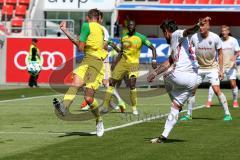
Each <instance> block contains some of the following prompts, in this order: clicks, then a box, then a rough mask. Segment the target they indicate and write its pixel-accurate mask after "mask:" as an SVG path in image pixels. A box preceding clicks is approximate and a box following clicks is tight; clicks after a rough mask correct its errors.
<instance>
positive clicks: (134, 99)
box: [130, 88, 137, 108]
mask: <svg viewBox="0 0 240 160" xmlns="http://www.w3.org/2000/svg"><path fill="white" fill-rule="evenodd" d="M130 100H131V104H132V107H135V108H136V106H137V89H136V88H135V89H133V90H130Z"/></svg>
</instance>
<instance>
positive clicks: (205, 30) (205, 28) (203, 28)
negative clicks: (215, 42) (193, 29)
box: [200, 20, 210, 34]
mask: <svg viewBox="0 0 240 160" xmlns="http://www.w3.org/2000/svg"><path fill="white" fill-rule="evenodd" d="M209 29H210V22H209V20H208V21H206V22H205V23H204V24H202V25H200V33H201V34H208V31H209Z"/></svg>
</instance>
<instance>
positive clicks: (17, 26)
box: [11, 17, 23, 33]
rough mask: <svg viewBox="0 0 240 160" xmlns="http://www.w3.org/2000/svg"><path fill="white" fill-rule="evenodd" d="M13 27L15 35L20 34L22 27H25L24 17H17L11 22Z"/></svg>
mask: <svg viewBox="0 0 240 160" xmlns="http://www.w3.org/2000/svg"><path fill="white" fill-rule="evenodd" d="M11 26H12V31H11V32H13V33H19V32H21V31H22V30H21V27H22V26H23V19H22V17H15V18H13V19H12V20H11Z"/></svg>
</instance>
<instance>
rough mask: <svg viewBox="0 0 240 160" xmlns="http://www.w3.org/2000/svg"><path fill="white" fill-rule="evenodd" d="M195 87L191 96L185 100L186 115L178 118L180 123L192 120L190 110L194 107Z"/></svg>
mask: <svg viewBox="0 0 240 160" xmlns="http://www.w3.org/2000/svg"><path fill="white" fill-rule="evenodd" d="M196 90H197V87H196V88H195V89H194V91H193V94H192V95H191V96H190V97H189V98H188V100H187V114H186V115H184V116H182V117H181V118H180V120H181V121H188V120H191V119H192V110H193V108H194V107H195V103H196V98H195V94H196Z"/></svg>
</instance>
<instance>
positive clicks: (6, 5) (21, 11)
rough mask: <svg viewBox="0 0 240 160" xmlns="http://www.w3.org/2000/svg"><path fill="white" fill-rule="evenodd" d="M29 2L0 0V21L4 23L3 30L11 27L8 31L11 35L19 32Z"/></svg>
mask: <svg viewBox="0 0 240 160" xmlns="http://www.w3.org/2000/svg"><path fill="white" fill-rule="evenodd" d="M32 1H33V0H32ZM30 2H31V0H0V12H1V21H3V22H6V25H5V28H6V26H7V28H8V26H9V27H10V26H11V27H12V28H11V29H9V31H11V32H12V33H19V32H21V30H22V29H21V28H22V26H23V23H24V19H25V18H26V17H27V14H28V9H29V6H30ZM5 31H6V30H5Z"/></svg>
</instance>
